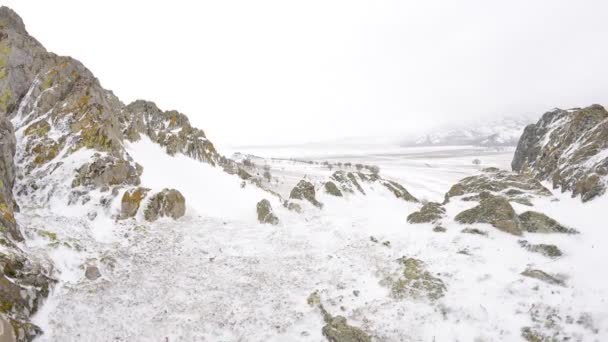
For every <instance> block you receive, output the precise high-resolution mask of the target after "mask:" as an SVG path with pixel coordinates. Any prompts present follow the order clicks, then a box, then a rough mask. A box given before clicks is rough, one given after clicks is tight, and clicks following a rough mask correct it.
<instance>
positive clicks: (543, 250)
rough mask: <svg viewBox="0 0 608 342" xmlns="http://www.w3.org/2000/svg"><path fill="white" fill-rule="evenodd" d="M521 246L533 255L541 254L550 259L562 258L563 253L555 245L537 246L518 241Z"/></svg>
mask: <svg viewBox="0 0 608 342" xmlns="http://www.w3.org/2000/svg"><path fill="white" fill-rule="evenodd" d="M518 243H519V245H520V246H521V247H523V248H525V249H526V250H527V251H530V252H532V253H539V254H542V255H544V256H546V257H548V258H559V257H561V256H562V251H561V250H560V249H559V248H558V247H557V246H555V245H548V244H544V243H540V244H537V245H534V244H531V243H528V241H526V240H520V241H518Z"/></svg>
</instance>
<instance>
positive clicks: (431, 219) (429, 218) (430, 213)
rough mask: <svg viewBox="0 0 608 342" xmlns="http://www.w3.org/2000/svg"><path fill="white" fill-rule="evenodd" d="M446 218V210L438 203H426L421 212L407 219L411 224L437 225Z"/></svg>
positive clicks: (412, 214)
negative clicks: (436, 223)
mask: <svg viewBox="0 0 608 342" xmlns="http://www.w3.org/2000/svg"><path fill="white" fill-rule="evenodd" d="M444 216H445V208H443V205H441V204H440V203H436V202H427V203H425V204H424V205H423V206H422V208H421V209H420V210H419V211H416V212H414V213H411V214H410V215H409V216H408V217H407V222H409V223H435V222H437V221H439V220H441V219H442V218H443V217H444Z"/></svg>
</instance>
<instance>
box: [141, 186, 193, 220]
mask: <svg viewBox="0 0 608 342" xmlns="http://www.w3.org/2000/svg"><path fill="white" fill-rule="evenodd" d="M185 213H186V199H185V198H184V196H182V194H181V193H180V192H179V191H177V190H175V189H164V190H163V191H161V192H158V193H156V194H154V195H153V196H152V197H150V201H149V202H148V204H147V206H146V209H145V210H144V217H145V219H146V220H147V221H150V222H152V221H156V220H157V219H158V218H160V217H163V216H167V217H171V218H173V219H178V218H180V217H182V216H184V214H185Z"/></svg>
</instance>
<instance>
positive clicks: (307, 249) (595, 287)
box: [18, 147, 608, 341]
mask: <svg viewBox="0 0 608 342" xmlns="http://www.w3.org/2000/svg"><path fill="white" fill-rule="evenodd" d="M275 152H276V151H275ZM258 153H260V154H263V153H265V154H263V155H268V156H273V155H274V156H277V157H279V158H281V159H268V160H266V161H265V162H268V163H270V166H271V170H272V175H273V176H274V177H276V178H277V180H276V181H277V185H276V190H277V191H278V192H279V193H281V194H283V195H286V192H287V191H288V189H290V188H291V187H292V186H293V185H294V184H295V183H296V182H297V181H298V180H299V179H301V178H302V177H303V176H306V177H307V178H309V179H311V180H315V179H317V178H318V179H321V178H322V177H327V176H328V175H330V174H331V171H330V170H328V169H327V168H325V167H323V166H319V165H316V164H312V165H311V164H306V163H298V162H294V161H291V160H289V159H287V156H286V155H280V154H279V153H273V152H272V151H261V152H258ZM315 153H316V152H315V151H312V152H310V153H308V154H302V156H301V158H300V156H297V155H296V156H295V157H298V158H300V159H303V160H317V161H325V160H331V161H335V162H337V161H342V162H344V161H350V162H353V163H358V162H360V163H365V164H371V165H378V166H379V167H380V169H381V173H382V174H383V175H386V176H389V177H391V178H393V179H395V180H397V181H399V182H400V183H401V184H403V185H404V186H405V187H406V188H407V189H408V190H409V191H410V192H411V193H412V194H414V195H415V196H417V197H419V198H421V199H422V198H424V199H428V200H435V201H441V200H442V199H443V194H444V193H445V192H446V191H447V190H448V189H449V187H450V186H451V185H452V184H453V183H455V182H456V181H457V180H458V179H461V178H463V177H465V176H468V175H471V174H475V173H477V172H478V171H479V169H480V168H481V167H487V166H498V167H501V168H505V169H508V164H509V162H510V160H511V157H512V151H488V150H481V149H475V148H461V147H450V148H435V149H422V148H418V149H399V150H396V151H394V153H385V152H383V153H375V152H373V151H368V152H366V151H359V152H356V153H353V152H349V151H346V152H344V153H339V154H334V155H328V154H323V153H316V154H315ZM134 157H135V159H136V160H142V157H141V156H139V157H138V156H137V155H136V153H135V156H134ZM289 157H294V156H293V155H291V156H289ZM474 158H479V159H480V160H481V162H482V164H481V165H479V166H476V165H473V164H472V160H473V159H474ZM145 169H146V165H145V160H144V170H145ZM169 172H170V171H169ZM176 172H177V171H176ZM145 177H146V174H145V172H144V177H143V179H142V180H143V181H144V183H145V182H146V178H145ZM159 177H160V176H159ZM150 181H151V180H150ZM208 195H209V196H211V198H213V196H221V195H220V194H214V193H210V194H208ZM200 196H202V195H200ZM556 196H557V197H558V198H559V201H558V202H551V201H550V200H549V199H539V200H536V201H535V202H534V204H535V208H536V209H535V210H541V211H543V212H545V213H547V214H548V215H550V216H552V217H554V218H555V219H557V220H558V221H560V222H562V223H563V224H566V225H569V226H572V227H575V228H576V229H578V230H579V231H580V232H581V234H578V235H533V234H526V235H525V236H524V237H523V238H525V239H526V240H528V241H530V242H532V243H551V244H555V245H558V246H559V247H560V249H561V250H562V251H563V252H564V254H565V255H564V256H563V257H561V258H559V259H549V258H546V257H544V256H542V255H540V254H533V253H530V252H528V251H526V250H525V249H523V248H522V247H521V246H520V245H519V243H518V240H520V239H521V237H519V238H518V237H515V236H512V235H508V234H506V233H503V232H501V231H498V230H496V229H494V228H492V227H491V226H489V225H487V227H484V226H483V225H481V227H482V228H484V230H485V231H487V232H488V235H487V236H482V235H473V234H463V233H461V230H462V229H463V228H464V226H462V225H459V224H457V223H455V222H453V221H452V220H451V219H448V220H446V224H444V227H445V228H447V231H446V232H444V233H438V232H434V231H433V230H432V229H433V225H430V224H418V225H412V224H408V223H407V222H406V219H405V218H406V217H407V215H408V214H409V213H411V212H413V211H415V210H417V209H418V207H419V205H417V204H413V203H408V202H404V201H397V200H396V199H395V198H394V197H393V196H392V194H390V193H383V192H377V193H375V192H374V193H370V194H368V195H367V196H351V197H349V198H336V197H332V196H329V195H327V194H323V193H321V192H320V191H319V192H318V199H319V200H320V201H321V202H323V203H324V208H323V209H322V210H319V209H316V208H313V207H312V206H311V207H306V208H305V210H304V213H302V214H300V215H298V214H295V213H290V212H287V211H284V212H281V214H280V215H279V217H280V219H281V223H280V224H279V225H278V226H270V225H261V224H257V223H254V222H252V221H251V220H247V219H242V218H241V217H239V215H227V218H223V217H221V213H220V212H217V209H214V210H215V211H214V212H213V213H214V214H215V215H206V213H205V212H204V208H201V207H200V206H198V207H196V206H195V205H194V203H190V205H191V206H193V207H192V208H191V207H189V209H188V212H187V215H186V216H185V217H183V218H181V219H179V220H177V221H172V220H165V219H161V220H159V221H157V222H156V223H154V224H146V225H142V224H139V223H138V222H135V221H119V222H113V221H109V220H108V221H107V222H105V223H104V221H101V222H99V221H98V222H97V223H95V224H94V225H93V224H91V223H90V222H89V221H87V220H86V219H80V218H69V217H63V216H57V215H55V214H53V213H51V212H41V211H36V214H35V215H34V214H27V213H28V211H27V208H26V209H25V210H24V211H22V213H21V214H20V216H19V217H18V220H20V224H21V225H22V226H27V227H31V229H32V230H34V231H35V230H43V229H52V230H53V232H54V233H56V234H57V236H58V237H57V238H56V240H57V241H59V242H61V243H60V245H59V246H57V244H56V243H55V244H53V243H50V242H49V241H48V239H43V238H35V237H33V236H30V240H29V241H30V242H29V245H28V246H27V248H28V249H30V250H31V251H33V252H34V253H36V254H37V255H39V256H40V258H45V257H46V256H47V255H49V256H50V258H51V259H52V260H53V261H54V263H55V265H56V267H57V273H58V274H59V275H60V282H59V284H58V285H57V287H56V288H55V290H54V292H53V293H52V295H51V296H50V298H49V300H48V302H47V304H46V305H45V306H44V307H43V308H42V310H41V311H40V312H39V313H38V314H37V315H36V317H35V319H34V323H36V324H39V325H40V326H41V327H42V328H43V330H44V331H45V334H44V335H43V336H42V337H41V338H40V340H41V341H295V340H297V341H324V340H325V338H324V337H323V336H322V334H321V329H322V327H323V325H324V324H325V323H324V322H323V317H322V315H321V313H320V312H319V310H318V309H317V308H313V307H311V306H309V305H308V304H307V298H308V297H309V295H310V294H311V293H312V292H314V291H318V293H319V295H320V297H321V301H322V303H323V305H324V306H325V308H326V309H327V310H328V311H329V312H330V313H331V314H332V315H342V316H344V317H346V318H347V319H348V323H349V324H351V325H353V326H356V327H359V328H361V329H363V330H364V331H365V332H367V333H368V334H369V335H370V336H371V337H372V338H373V340H376V341H518V340H521V339H522V337H521V336H522V328H523V327H534V328H535V329H537V330H539V331H543V332H545V333H547V334H549V335H550V336H557V337H558V340H559V338H561V337H563V336H571V337H573V340H581V341H606V340H608V303H607V301H608V275H607V273H606V272H605V271H604V268H603V264H604V263H605V261H606V260H608V232H607V231H606V229H605V218H606V214H605V208H608V198H606V197H604V198H600V199H598V200H596V201H593V202H591V203H589V204H586V205H582V204H581V203H580V201H579V200H575V199H571V198H569V195H568V194H556ZM186 197H187V198H188V196H187V195H186ZM465 205H467V204H463V203H462V202H455V203H450V204H448V205H447V206H446V208H447V211H448V216H449V217H453V216H454V215H456V214H457V213H458V212H460V211H461V210H463V209H466V208H468V207H466V206H465ZM472 205H473V203H471V206H472ZM463 206H465V207H463ZM514 207H515V209H516V210H518V211H523V210H524V207H522V206H515V205H514ZM227 210H229V209H227ZM251 210H252V215H253V213H254V207H253V206H252V207H251ZM32 213H33V211H32ZM99 220H102V219H101V218H100V219H99ZM104 227H105V228H104ZM67 237H70V239H71V240H70V239H68V238H67ZM372 237H373V238H372ZM57 241H55V242H57ZM63 242H66V243H68V244H69V246H67V245H65V244H63V245H62V243H63ZM404 256H405V257H412V258H416V259H419V260H422V261H423V262H424V265H425V267H426V269H427V270H428V271H429V272H430V274H432V275H433V276H435V277H437V278H439V279H441V280H442V281H443V283H444V284H445V295H444V296H443V297H441V298H439V299H437V300H430V299H427V298H405V299H396V298H394V297H392V296H390V290H389V288H387V286H386V284H385V282H383V280H385V279H387V278H390V277H391V276H393V275H395V274H396V273H397V272H399V264H398V263H397V262H396V261H395V260H397V259H398V258H401V257H404ZM91 260H95V262H96V263H97V264H98V265H99V268H100V271H101V274H102V277H101V278H100V279H98V280H96V281H89V280H87V279H86V278H85V277H84V268H83V265H84V264H87V263H88V262H90V261H91ZM531 267H533V268H540V269H542V270H544V271H546V272H549V273H552V274H561V275H563V277H564V279H565V282H566V286H556V285H551V284H547V283H544V282H540V281H538V280H536V279H532V278H527V277H524V276H522V275H521V274H520V273H521V272H523V271H525V270H526V269H528V268H531Z"/></svg>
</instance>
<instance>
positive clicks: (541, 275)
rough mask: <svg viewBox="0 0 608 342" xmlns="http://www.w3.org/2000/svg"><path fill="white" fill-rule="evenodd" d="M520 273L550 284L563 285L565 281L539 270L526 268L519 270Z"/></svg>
mask: <svg viewBox="0 0 608 342" xmlns="http://www.w3.org/2000/svg"><path fill="white" fill-rule="evenodd" d="M521 275H523V276H526V277H530V278H534V279H538V280H540V281H543V282H545V283H548V284H551V285H559V286H565V283H564V281H563V280H561V279H558V278H556V277H554V276H552V275H550V274H548V273H546V272H544V271H541V270H535V269H527V270H525V271H523V272H521Z"/></svg>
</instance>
